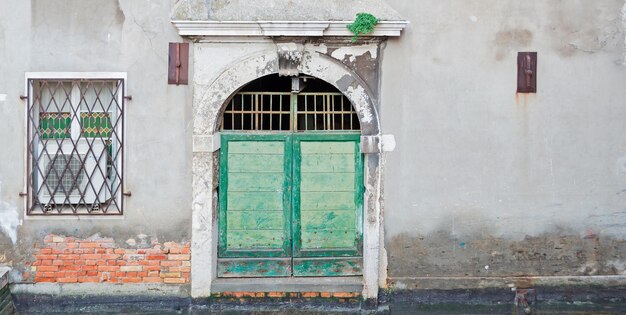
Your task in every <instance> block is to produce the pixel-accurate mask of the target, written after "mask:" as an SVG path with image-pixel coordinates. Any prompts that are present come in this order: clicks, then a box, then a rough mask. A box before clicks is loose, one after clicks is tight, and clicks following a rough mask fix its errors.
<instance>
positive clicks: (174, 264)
mask: <svg viewBox="0 0 626 315" xmlns="http://www.w3.org/2000/svg"><path fill="white" fill-rule="evenodd" d="M180 265H182V262H181V261H180V260H174V261H169V260H164V261H162V262H161V266H164V267H177V266H180Z"/></svg>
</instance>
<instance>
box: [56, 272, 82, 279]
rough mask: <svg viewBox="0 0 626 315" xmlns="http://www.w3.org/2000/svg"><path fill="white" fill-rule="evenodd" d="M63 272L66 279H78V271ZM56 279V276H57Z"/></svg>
mask: <svg viewBox="0 0 626 315" xmlns="http://www.w3.org/2000/svg"><path fill="white" fill-rule="evenodd" d="M64 272H65V275H64V276H65V277H66V278H75V277H78V271H64ZM57 277H58V275H57Z"/></svg>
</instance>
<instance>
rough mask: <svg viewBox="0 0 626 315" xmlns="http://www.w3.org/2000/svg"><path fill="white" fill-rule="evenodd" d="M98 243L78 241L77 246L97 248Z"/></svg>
mask: <svg viewBox="0 0 626 315" xmlns="http://www.w3.org/2000/svg"><path fill="white" fill-rule="evenodd" d="M100 245H101V244H100V243H96V242H89V243H80V245H79V247H80V248H97V247H100Z"/></svg>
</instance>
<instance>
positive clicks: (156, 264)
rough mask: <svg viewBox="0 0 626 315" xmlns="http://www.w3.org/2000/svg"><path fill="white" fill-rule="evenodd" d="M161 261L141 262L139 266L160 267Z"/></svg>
mask: <svg viewBox="0 0 626 315" xmlns="http://www.w3.org/2000/svg"><path fill="white" fill-rule="evenodd" d="M160 262H161V261H160V260H140V261H139V265H141V266H158V265H159V263H160Z"/></svg>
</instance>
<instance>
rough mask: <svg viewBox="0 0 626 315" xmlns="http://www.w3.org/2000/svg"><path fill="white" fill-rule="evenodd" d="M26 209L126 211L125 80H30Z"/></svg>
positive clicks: (89, 212)
mask: <svg viewBox="0 0 626 315" xmlns="http://www.w3.org/2000/svg"><path fill="white" fill-rule="evenodd" d="M27 89H28V109H27V120H28V128H27V139H28V140H27V141H28V143H27V158H28V164H27V165H28V166H27V175H28V176H27V189H28V191H27V195H28V199H27V200H28V201H27V214H29V215H119V214H122V213H123V200H122V191H123V158H122V157H123V148H124V146H123V144H124V143H123V141H124V134H123V132H124V79H32V78H31V79H28V80H27Z"/></svg>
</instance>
